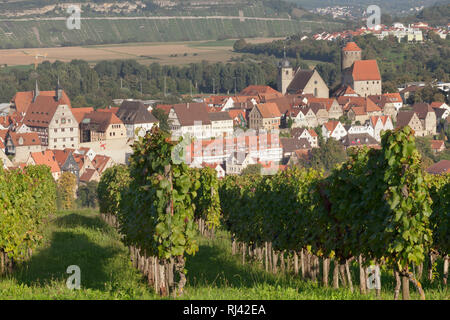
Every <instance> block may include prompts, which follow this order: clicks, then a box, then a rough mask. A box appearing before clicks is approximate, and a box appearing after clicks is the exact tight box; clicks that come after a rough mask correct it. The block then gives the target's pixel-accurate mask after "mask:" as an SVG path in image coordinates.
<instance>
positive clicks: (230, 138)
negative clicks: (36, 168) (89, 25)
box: [0, 41, 450, 184]
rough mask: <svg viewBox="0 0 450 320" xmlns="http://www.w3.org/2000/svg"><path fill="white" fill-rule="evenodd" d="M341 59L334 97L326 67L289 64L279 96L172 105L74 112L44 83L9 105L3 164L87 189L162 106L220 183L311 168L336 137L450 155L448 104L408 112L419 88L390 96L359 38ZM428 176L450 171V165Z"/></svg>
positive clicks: (259, 90) (267, 91)
mask: <svg viewBox="0 0 450 320" xmlns="http://www.w3.org/2000/svg"><path fill="white" fill-rule="evenodd" d="M341 54H342V66H341V68H342V74H343V76H342V81H341V87H340V88H339V89H338V90H336V91H335V92H332V93H330V89H329V88H328V87H327V85H326V83H325V82H324V80H323V79H322V77H321V75H320V74H319V73H318V71H317V70H315V69H312V70H302V69H297V70H294V68H293V67H292V66H291V64H290V62H289V60H288V59H286V58H284V59H282V60H281V61H280V62H279V66H278V83H277V89H278V90H275V89H273V88H271V87H269V86H265V85H250V86H248V87H247V88H245V89H244V90H242V91H241V92H240V93H236V94H235V95H209V96H200V97H196V98H194V101H193V102H190V103H179V104H173V105H167V104H159V103H154V104H148V103H146V102H145V101H139V100H133V99H129V100H123V101H122V103H121V104H120V106H116V107H109V108H105V109H95V108H94V107H88V108H74V107H72V106H71V101H70V99H69V97H68V95H67V94H66V92H65V91H64V88H62V87H61V86H60V84H59V81H58V83H57V84H55V89H54V90H50V91H41V90H40V88H39V83H38V81H36V84H35V89H34V90H33V91H28V92H17V93H16V94H15V95H14V97H13V99H12V100H11V102H10V103H9V104H8V103H6V104H3V109H2V112H3V113H4V115H3V116H2V117H0V158H1V159H2V160H3V167H4V168H6V169H13V168H21V167H24V166H26V165H30V164H36V165H40V164H44V165H47V166H49V167H50V168H51V171H52V174H53V177H54V179H55V180H58V179H59V177H60V176H61V174H62V173H63V172H65V171H69V172H71V173H73V174H75V176H76V177H77V181H78V183H81V184H86V183H88V182H90V181H97V182H98V181H99V180H100V177H101V175H102V173H103V172H104V170H105V169H107V168H109V167H111V166H113V165H114V164H126V163H127V159H128V157H129V155H130V154H131V153H132V144H133V142H134V141H135V140H136V139H138V138H139V137H142V136H144V135H145V133H146V132H147V131H149V130H150V129H151V128H152V127H153V126H155V125H156V126H159V125H160V121H159V120H158V119H157V118H156V117H155V116H154V115H153V113H152V110H154V109H160V110H161V112H163V113H164V114H165V115H166V116H167V119H168V120H167V125H168V126H169V129H170V133H171V134H172V139H173V140H178V139H179V138H180V137H184V138H185V140H186V139H187V140H186V141H189V142H188V143H187V144H186V150H184V151H186V153H185V155H186V158H185V159H184V160H185V161H186V162H187V163H188V164H189V165H190V166H191V167H205V166H208V167H211V168H213V169H214V170H215V171H216V172H217V176H218V177H224V176H225V175H233V174H241V173H242V172H243V170H244V169H246V168H247V167H248V166H251V165H259V166H261V167H262V168H269V167H275V166H276V168H278V169H281V170H283V169H284V168H286V167H287V166H292V165H297V164H299V163H305V162H308V159H309V158H310V156H311V152H312V151H313V150H314V149H316V148H320V145H319V139H323V140H324V141H326V140H327V139H334V140H335V141H337V142H339V143H340V144H341V145H342V146H343V148H344V149H348V148H352V147H361V146H367V147H369V148H379V147H380V141H381V134H382V132H383V131H386V130H393V129H394V128H397V127H403V126H407V125H409V126H410V127H411V128H412V129H413V130H414V132H415V135H416V136H418V137H432V141H431V149H432V152H433V153H435V154H438V153H440V152H443V151H445V150H446V147H445V141H444V140H445V138H444V139H437V138H438V134H439V133H440V132H445V130H448V128H449V124H450V116H449V115H450V106H449V105H447V104H446V103H444V102H437V101H436V102H433V103H431V104H428V103H415V104H412V105H408V104H407V103H406V102H407V100H408V98H409V95H410V94H412V93H413V92H414V90H417V89H418V88H419V86H417V85H411V86H407V87H406V88H403V89H402V90H400V91H399V92H391V93H382V77H381V74H380V71H379V68H378V64H377V61H376V60H362V50H361V49H360V48H359V47H358V45H357V44H356V43H355V42H351V41H350V42H347V43H346V45H345V46H344V47H343V48H342V53H341ZM5 105H6V106H7V107H5ZM441 137H442V135H441ZM444 137H445V135H444ZM428 171H429V172H431V173H443V172H449V171H450V161H448V160H442V161H440V162H438V163H436V164H434V165H432V166H431V167H430V168H428Z"/></svg>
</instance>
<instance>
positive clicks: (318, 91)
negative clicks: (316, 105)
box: [286, 69, 330, 98]
mask: <svg viewBox="0 0 450 320" xmlns="http://www.w3.org/2000/svg"><path fill="white" fill-rule="evenodd" d="M286 92H287V93H288V94H296V93H302V94H311V95H313V96H314V97H316V98H329V96H330V90H329V88H328V86H327V84H326V83H325V81H324V80H323V79H322V77H321V76H320V74H319V72H317V70H316V69H314V70H302V69H298V70H297V71H296V72H295V74H294V78H293V79H292V81H291V83H290V84H289V86H288V87H287V91H286Z"/></svg>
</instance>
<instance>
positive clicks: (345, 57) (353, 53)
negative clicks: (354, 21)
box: [342, 42, 362, 71]
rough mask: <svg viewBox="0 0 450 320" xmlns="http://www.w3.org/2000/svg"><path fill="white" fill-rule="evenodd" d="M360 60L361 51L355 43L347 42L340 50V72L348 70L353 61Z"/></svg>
mask: <svg viewBox="0 0 450 320" xmlns="http://www.w3.org/2000/svg"><path fill="white" fill-rule="evenodd" d="M359 60H362V50H361V48H360V47H358V45H357V44H356V43H355V42H348V43H347V45H346V46H345V47H344V48H343V49H342V71H344V70H345V69H347V68H350V67H351V66H352V65H353V63H355V61H359Z"/></svg>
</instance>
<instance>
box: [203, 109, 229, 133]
mask: <svg viewBox="0 0 450 320" xmlns="http://www.w3.org/2000/svg"><path fill="white" fill-rule="evenodd" d="M208 116H209V120H210V121H211V131H212V132H211V135H212V136H213V137H219V136H231V135H233V132H234V129H233V128H234V126H233V119H232V118H231V117H230V115H229V113H228V112H226V111H225V112H213V113H208Z"/></svg>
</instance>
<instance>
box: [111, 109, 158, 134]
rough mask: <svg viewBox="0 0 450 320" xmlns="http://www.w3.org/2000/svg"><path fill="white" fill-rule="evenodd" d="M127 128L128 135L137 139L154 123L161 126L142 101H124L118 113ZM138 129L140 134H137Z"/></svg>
mask: <svg viewBox="0 0 450 320" xmlns="http://www.w3.org/2000/svg"><path fill="white" fill-rule="evenodd" d="M116 116H117V117H118V118H119V119H120V120H121V121H122V122H123V124H124V125H125V128H126V129H127V137H128V138H132V139H136V138H137V137H142V136H144V135H145V134H146V133H147V131H149V130H150V129H151V128H152V127H153V126H154V125H156V126H158V127H159V121H158V119H156V118H155V116H153V115H152V114H151V113H150V112H149V111H148V110H147V107H146V106H145V104H144V103H143V102H141V101H124V102H122V105H121V106H120V108H119V110H118V111H117V113H116ZM136 131H138V134H137V136H136Z"/></svg>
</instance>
